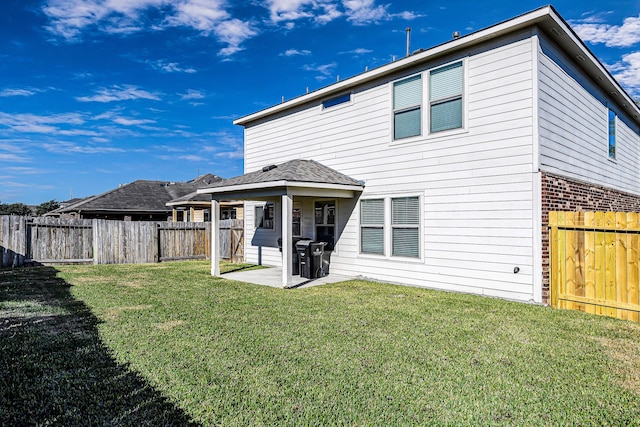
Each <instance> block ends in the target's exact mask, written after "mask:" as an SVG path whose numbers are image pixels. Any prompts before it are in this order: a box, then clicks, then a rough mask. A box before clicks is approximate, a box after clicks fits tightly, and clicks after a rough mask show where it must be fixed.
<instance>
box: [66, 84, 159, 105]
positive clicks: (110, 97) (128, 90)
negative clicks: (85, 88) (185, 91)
mask: <svg viewBox="0 0 640 427" xmlns="http://www.w3.org/2000/svg"><path fill="white" fill-rule="evenodd" d="M132 99H150V100H152V101H160V97H159V96H158V94H157V93H151V92H148V91H146V90H143V89H140V88H139V87H137V86H133V85H122V86H117V85H116V86H112V87H111V88H101V89H100V90H98V91H97V92H96V94H95V95H92V96H79V97H76V100H77V101H80V102H113V101H129V100H132Z"/></svg>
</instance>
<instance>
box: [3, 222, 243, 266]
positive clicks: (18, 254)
mask: <svg viewBox="0 0 640 427" xmlns="http://www.w3.org/2000/svg"><path fill="white" fill-rule="evenodd" d="M210 236H211V223H193V222H153V221H107V220H97V219H94V220H73V219H59V218H28V217H19V216H0V250H1V253H0V254H1V255H2V256H1V258H0V261H1V263H0V266H1V267H2V268H6V267H18V266H22V265H28V264H33V263H39V264H54V263H93V264H134V263H147V262H160V261H170V260H184V259H210V254H211V243H210V242H211V240H210V239H211V237H210ZM243 242H244V238H243V223H242V220H224V221H221V226H220V244H221V250H220V253H221V257H222V258H224V259H229V260H231V261H233V262H242V261H243V258H244V257H243V251H242V248H243V246H244V245H243Z"/></svg>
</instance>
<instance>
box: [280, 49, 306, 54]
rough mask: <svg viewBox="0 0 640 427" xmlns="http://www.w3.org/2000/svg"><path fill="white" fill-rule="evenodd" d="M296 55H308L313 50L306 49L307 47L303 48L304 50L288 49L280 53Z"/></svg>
mask: <svg viewBox="0 0 640 427" xmlns="http://www.w3.org/2000/svg"><path fill="white" fill-rule="evenodd" d="M296 55H301V56H308V55H311V51H310V50H305V49H303V50H298V49H287V50H285V51H284V52H283V53H281V54H280V56H296Z"/></svg>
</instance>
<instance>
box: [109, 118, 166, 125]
mask: <svg viewBox="0 0 640 427" xmlns="http://www.w3.org/2000/svg"><path fill="white" fill-rule="evenodd" d="M112 120H113V122H114V123H118V124H119V125H124V126H133V125H144V124H147V123H155V122H156V121H155V120H150V119H129V118H126V117H114V118H113V119H112Z"/></svg>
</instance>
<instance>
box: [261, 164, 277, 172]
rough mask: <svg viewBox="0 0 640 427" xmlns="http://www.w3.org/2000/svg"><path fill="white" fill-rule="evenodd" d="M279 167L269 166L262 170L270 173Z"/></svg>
mask: <svg viewBox="0 0 640 427" xmlns="http://www.w3.org/2000/svg"><path fill="white" fill-rule="evenodd" d="M277 167H278V166H276V165H269V166H265V167H263V168H262V172H269V171H270V170H273V169H275V168H277Z"/></svg>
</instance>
